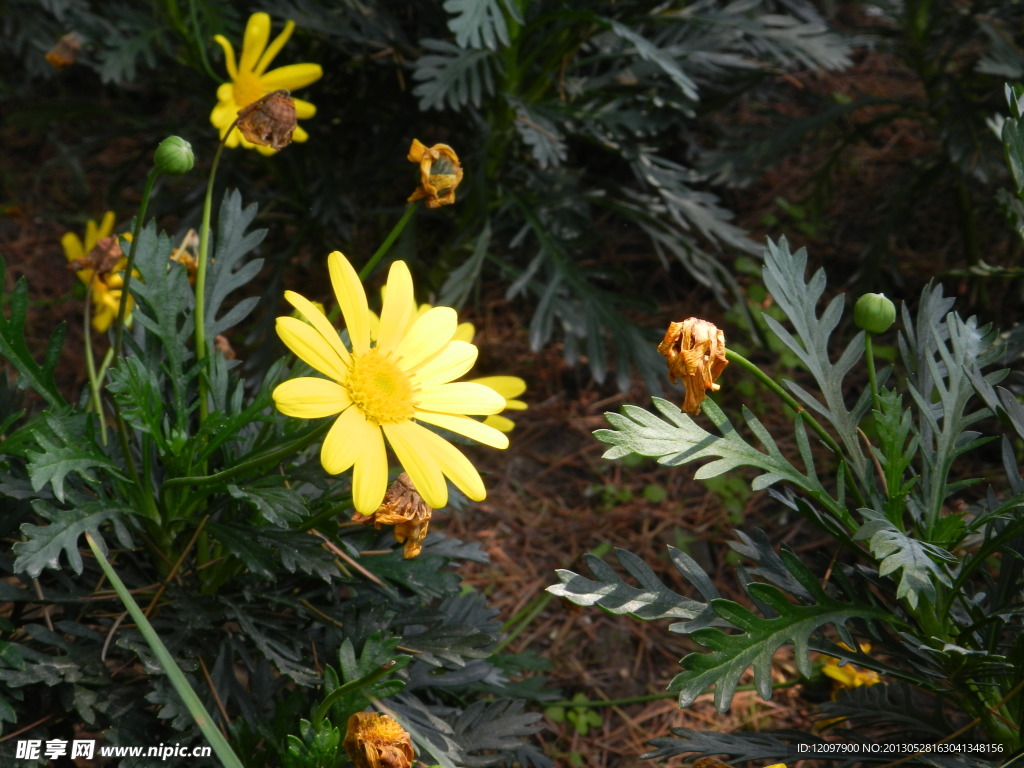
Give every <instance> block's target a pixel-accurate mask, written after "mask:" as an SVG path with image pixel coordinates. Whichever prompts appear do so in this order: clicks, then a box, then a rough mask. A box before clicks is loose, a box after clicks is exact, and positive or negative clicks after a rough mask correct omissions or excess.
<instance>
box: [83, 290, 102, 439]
mask: <svg viewBox="0 0 1024 768" xmlns="http://www.w3.org/2000/svg"><path fill="white" fill-rule="evenodd" d="M95 280H96V270H93V272H92V277H91V278H89V284H88V285H87V286H86V287H85V309H84V310H83V312H84V318H83V320H82V328H84V329H85V370H86V373H87V374H88V375H89V399H90V400H91V402H92V407H93V408H95V409H96V415H97V416H99V419H100V442H102V443H103V445H106V444H107V424H106V422H105V421H104V420H103V400H102V399H100V381H102V380H103V377H102V375H100V376H97V375H96V361H95V360H94V359H93V353H92V333H90V332H89V326H90V323H91V322H92V319H91V317H90V316H91V314H92V285H93V282H94V281H95ZM108 354H109V351H108ZM103 370H104V372H105V371H106V369H105V368H104V369H103Z"/></svg>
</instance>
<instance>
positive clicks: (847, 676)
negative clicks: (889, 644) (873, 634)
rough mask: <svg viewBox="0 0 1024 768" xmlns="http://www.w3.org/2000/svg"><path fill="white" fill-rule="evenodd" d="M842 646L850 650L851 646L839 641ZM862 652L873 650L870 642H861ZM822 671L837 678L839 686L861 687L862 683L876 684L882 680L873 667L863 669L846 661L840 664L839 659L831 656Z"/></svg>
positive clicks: (834, 678)
mask: <svg viewBox="0 0 1024 768" xmlns="http://www.w3.org/2000/svg"><path fill="white" fill-rule="evenodd" d="M839 646H840V647H841V648H845V649H846V650H848V651H849V650H850V646H848V645H846V644H845V643H839ZM860 650H861V653H868V652H869V651H870V650H871V644H870V643H861V644H860ZM821 671H822V672H823V673H824V674H825V675H826V676H827V677H830V678H832V679H833V680H835V682H836V687H837V688H859V687H860V686H862V685H875V684H876V683H879V682H881V681H882V678H881V676H880V675H879V674H878V673H877V672H875V671H874V670H873V669H862V668H861V667H858V666H857V665H856V664H851V663H849V662H846V663H845V664H843V665H842V666H840V663H839V659H837V658H836V657H834V656H829V657H828V658H827V659H825V663H824V664H823V665H822V667H821Z"/></svg>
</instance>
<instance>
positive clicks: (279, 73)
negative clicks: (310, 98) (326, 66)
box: [260, 63, 324, 116]
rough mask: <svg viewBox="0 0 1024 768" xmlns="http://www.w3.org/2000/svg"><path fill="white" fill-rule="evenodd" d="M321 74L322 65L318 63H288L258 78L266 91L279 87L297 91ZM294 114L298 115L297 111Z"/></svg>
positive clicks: (317, 78) (318, 77)
mask: <svg viewBox="0 0 1024 768" xmlns="http://www.w3.org/2000/svg"><path fill="white" fill-rule="evenodd" d="M323 75H324V70H323V67H321V66H320V65H319V64H309V63H302V64H289V65H287V66H285V67H278V68H277V69H274V70H271V71H270V72H267V74H265V75H263V77H261V78H260V81H261V82H262V83H263V87H264V88H265V89H266V90H267V91H276V90H278V89H280V88H286V89H287V90H289V91H297V90H299V88H305V87H306V86H307V85H309V84H310V83H315V82H316V81H317V80H319V79H320V78H321V77H323ZM307 103H308V102H307ZM296 116H298V111H296Z"/></svg>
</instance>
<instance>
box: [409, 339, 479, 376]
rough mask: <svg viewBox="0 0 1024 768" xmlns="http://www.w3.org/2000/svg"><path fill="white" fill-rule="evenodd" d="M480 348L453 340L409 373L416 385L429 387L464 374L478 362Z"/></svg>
mask: <svg viewBox="0 0 1024 768" xmlns="http://www.w3.org/2000/svg"><path fill="white" fill-rule="evenodd" d="M477 354H478V350H477V348H476V347H475V346H474V345H473V344H469V343H467V342H465V341H452V342H450V343H449V344H448V346H447V347H445V348H444V349H442V350H441V351H440V352H438V353H437V354H436V355H434V356H433V357H432V358H430V359H429V360H427V361H426V362H425V363H423V364H422V365H420V366H419V367H417V368H416V370H414V371H410V372H409V374H410V376H411V377H412V378H413V380H414V382H415V384H416V385H418V386H419V387H421V388H429V387H434V386H437V385H438V384H446V383H448V382H449V381H454V380H455V379H457V378H459V377H460V376H462V375H463V374H464V373H466V372H467V371H469V369H470V368H472V367H473V364H474V363H475V362H476V358H477Z"/></svg>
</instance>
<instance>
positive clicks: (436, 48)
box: [412, 39, 500, 111]
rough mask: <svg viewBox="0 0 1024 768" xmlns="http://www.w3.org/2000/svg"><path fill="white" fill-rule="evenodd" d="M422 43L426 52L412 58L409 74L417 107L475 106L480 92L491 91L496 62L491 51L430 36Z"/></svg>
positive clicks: (491, 92) (429, 108)
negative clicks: (413, 82)
mask: <svg viewBox="0 0 1024 768" xmlns="http://www.w3.org/2000/svg"><path fill="white" fill-rule="evenodd" d="M422 45H423V47H424V48H425V49H426V50H427V53H426V54H425V55H423V56H421V57H420V58H418V59H417V60H416V69H415V71H414V72H413V77H414V78H415V79H416V80H418V81H419V82H418V84H417V85H416V87H415V88H413V89H412V92H413V95H415V96H417V97H418V98H419V100H420V109H421V110H423V111H427V110H431V109H445V108H446V107H448V108H451V109H461V108H463V107H465V106H466V105H467V104H472V105H473V106H474V107H478V106H480V103H481V100H482V99H483V97H484V96H490V95H491V94H493V93H494V82H495V73H496V72H497V70H498V67H499V66H500V64H499V62H498V60H497V59H496V58H495V55H494V52H493V51H490V50H487V49H479V48H460V47H459V46H457V45H455V44H454V43H449V42H446V41H444V40H433V39H426V40H423V41H422Z"/></svg>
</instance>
